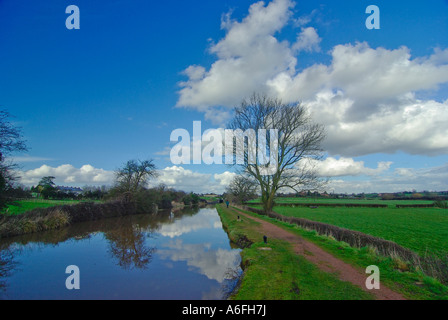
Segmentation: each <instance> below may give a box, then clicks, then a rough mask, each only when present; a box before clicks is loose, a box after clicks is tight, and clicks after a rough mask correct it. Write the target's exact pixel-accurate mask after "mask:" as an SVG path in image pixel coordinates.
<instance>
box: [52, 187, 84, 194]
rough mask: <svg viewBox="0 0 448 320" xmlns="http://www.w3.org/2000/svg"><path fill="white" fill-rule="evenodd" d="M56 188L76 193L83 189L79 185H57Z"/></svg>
mask: <svg viewBox="0 0 448 320" xmlns="http://www.w3.org/2000/svg"><path fill="white" fill-rule="evenodd" d="M56 189H58V190H59V191H62V192H65V193H74V194H76V195H78V194H81V193H82V192H83V190H82V189H81V188H79V187H66V186H57V187H56Z"/></svg>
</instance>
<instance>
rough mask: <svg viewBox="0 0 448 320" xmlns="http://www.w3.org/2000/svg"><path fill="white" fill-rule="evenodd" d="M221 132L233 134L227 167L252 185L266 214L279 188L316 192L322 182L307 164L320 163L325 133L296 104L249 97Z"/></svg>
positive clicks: (320, 126) (259, 96) (236, 109)
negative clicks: (257, 189)
mask: <svg viewBox="0 0 448 320" xmlns="http://www.w3.org/2000/svg"><path fill="white" fill-rule="evenodd" d="M227 127H228V129H232V131H233V132H238V133H239V134H234V136H233V140H232V149H231V152H232V155H233V160H234V161H233V163H234V164H236V165H239V167H240V171H241V172H242V173H245V174H248V175H249V176H252V177H253V178H254V179H255V180H256V181H257V182H258V184H259V186H260V189H261V197H262V202H263V207H264V210H265V211H271V210H272V207H273V205H274V199H275V195H276V193H277V191H278V190H279V189H283V188H284V189H287V188H290V189H293V190H294V191H296V192H300V191H301V190H317V189H318V188H319V187H321V186H322V184H323V183H324V181H323V180H322V179H320V178H319V177H318V175H317V173H316V170H315V168H314V166H313V164H314V163H315V162H314V161H313V160H319V159H321V158H322V155H323V150H322V149H321V146H320V145H321V143H322V141H323V139H324V138H325V130H324V127H323V126H322V125H320V124H316V123H313V122H312V120H311V117H310V115H309V114H308V113H307V110H306V109H305V108H304V107H303V106H302V105H301V104H300V103H294V104H286V103H283V102H282V101H281V100H280V99H273V98H268V97H266V96H264V95H257V94H254V95H253V96H252V97H251V98H250V99H249V100H243V102H242V103H241V105H240V106H239V107H236V108H235V109H234V117H233V119H232V120H231V122H230V123H229V124H228V126H227ZM254 134H255V135H254ZM257 136H258V137H257ZM227 143H228V140H226V152H227V153H228V152H229V148H228V146H227ZM238 146H239V147H238ZM241 146H244V148H243V149H242V150H241ZM255 149H256V150H257V152H256V153H254V150H255ZM267 154H269V157H268V156H267Z"/></svg>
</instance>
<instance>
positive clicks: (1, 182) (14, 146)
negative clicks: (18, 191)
mask: <svg viewBox="0 0 448 320" xmlns="http://www.w3.org/2000/svg"><path fill="white" fill-rule="evenodd" d="M10 117H11V115H10V114H9V113H8V112H7V111H5V110H0V209H2V208H3V207H4V206H5V205H6V204H7V203H9V202H10V201H11V199H10V197H9V196H8V192H9V190H10V189H11V188H12V186H13V183H14V181H16V180H17V178H18V177H17V176H16V175H15V173H14V170H13V169H15V168H17V165H16V164H15V163H13V162H12V161H10V160H7V159H6V157H5V156H7V155H9V154H11V153H13V152H20V151H26V150H27V147H26V145H25V141H24V140H23V138H22V134H21V132H20V128H18V127H16V126H14V125H13V124H12V123H11V122H10V121H9V120H8V118H10Z"/></svg>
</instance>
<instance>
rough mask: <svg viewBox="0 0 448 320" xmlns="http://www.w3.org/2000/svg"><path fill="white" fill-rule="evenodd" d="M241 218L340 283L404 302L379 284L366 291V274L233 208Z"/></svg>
mask: <svg viewBox="0 0 448 320" xmlns="http://www.w3.org/2000/svg"><path fill="white" fill-rule="evenodd" d="M233 209H234V210H235V211H237V212H238V213H239V214H240V215H241V216H244V217H245V218H247V219H251V220H253V221H256V222H258V223H260V224H261V226H260V228H261V231H262V232H263V233H264V234H265V235H266V236H267V237H268V239H269V238H274V239H279V240H284V241H287V242H289V243H291V244H292V246H293V248H294V251H295V253H297V254H299V255H301V256H303V257H304V258H305V259H307V260H308V261H310V262H312V263H313V264H315V265H316V266H317V267H319V268H320V269H321V270H323V271H325V272H330V273H335V274H337V276H338V277H339V279H340V280H342V281H348V282H351V283H353V284H354V285H356V286H358V287H360V288H361V289H363V290H364V291H366V292H369V293H371V294H373V295H374V296H375V297H376V299H377V300H406V299H405V298H404V297H403V296H402V295H401V294H399V293H397V292H394V291H392V290H390V289H389V288H387V287H385V286H384V285H383V284H381V286H380V289H378V290H376V289H373V290H368V289H367V288H366V285H365V282H366V279H367V277H368V274H366V273H364V271H363V270H362V271H361V270H358V269H356V268H354V267H353V266H351V265H350V264H348V263H346V262H344V261H342V260H340V259H338V258H336V257H334V256H333V255H331V254H330V253H328V252H326V251H324V250H323V249H321V248H320V247H318V246H317V245H315V244H314V243H312V242H309V241H307V240H305V239H303V238H302V237H300V236H298V235H296V234H293V233H291V232H289V231H287V230H285V229H282V228H280V227H278V226H276V225H274V224H272V223H270V222H267V221H265V220H263V219H259V218H256V217H254V216H251V215H248V214H246V213H244V212H242V211H240V210H239V209H237V208H235V207H233Z"/></svg>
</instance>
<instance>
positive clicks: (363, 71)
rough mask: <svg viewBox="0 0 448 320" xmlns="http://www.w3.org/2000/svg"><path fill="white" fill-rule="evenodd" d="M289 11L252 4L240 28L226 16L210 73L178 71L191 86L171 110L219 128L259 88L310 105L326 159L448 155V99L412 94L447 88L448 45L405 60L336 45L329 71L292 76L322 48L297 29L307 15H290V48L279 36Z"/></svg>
mask: <svg viewBox="0 0 448 320" xmlns="http://www.w3.org/2000/svg"><path fill="white" fill-rule="evenodd" d="M293 5H294V4H293V3H292V2H291V1H288V0H274V1H272V2H270V3H269V4H267V5H264V3H263V2H257V3H255V4H253V5H252V6H251V7H250V9H249V13H248V15H247V16H246V17H245V18H244V19H242V21H240V22H239V21H234V20H231V18H230V14H228V15H225V16H224V17H223V21H222V27H223V29H225V30H226V35H225V37H224V38H223V39H221V40H220V41H219V42H218V43H216V44H214V45H212V46H211V48H210V52H211V53H213V54H215V55H216V57H217V60H216V61H215V62H214V63H213V64H212V65H211V67H210V68H209V69H208V70H207V69H205V68H204V67H201V66H190V67H188V68H187V69H186V70H185V72H184V73H185V75H187V76H188V80H187V81H185V82H183V83H181V87H182V89H181V90H180V91H179V94H180V95H179V100H178V102H177V106H179V107H180V106H182V107H188V108H193V109H195V110H198V111H201V112H204V113H205V116H206V118H207V119H211V120H214V121H215V122H219V121H220V120H222V119H224V118H226V117H228V116H229V113H228V112H226V108H227V110H230V108H233V107H234V106H236V105H239V104H240V102H241V100H242V99H243V98H246V97H248V96H250V95H251V94H252V93H253V92H264V93H267V94H269V95H272V96H277V97H280V98H282V99H283V101H285V102H294V101H302V102H303V103H304V105H305V106H307V107H309V108H310V110H311V111H312V113H313V115H314V118H315V120H316V121H317V122H320V123H323V124H324V125H325V126H326V128H327V132H328V139H327V141H326V142H325V148H326V149H327V151H328V152H329V153H330V154H331V155H341V156H344V157H355V156H361V155H367V154H372V153H393V152H397V151H399V150H401V151H404V152H406V153H410V154H423V155H437V154H447V153H448V126H446V123H447V121H448V102H447V101H445V102H441V101H436V100H431V99H426V100H423V99H421V98H419V93H420V92H422V91H425V90H433V91H434V90H435V91H437V89H438V87H439V86H440V85H441V84H445V83H448V49H441V48H435V49H434V54H432V55H431V56H429V57H412V56H411V50H410V49H409V48H407V47H405V46H401V47H399V48H397V49H392V50H391V49H386V48H382V47H378V48H371V47H370V46H369V45H368V44H367V43H356V44H340V45H336V46H335V47H334V48H333V49H332V50H331V51H330V52H329V55H330V57H331V60H330V63H329V64H328V65H324V64H318V63H316V64H314V65H312V66H310V67H308V68H306V69H304V70H300V71H298V70H296V65H297V63H298V61H299V59H300V52H301V51H313V50H314V51H316V50H319V44H320V42H321V40H322V39H321V38H320V37H319V35H318V33H317V31H316V29H315V28H313V27H307V28H304V27H303V25H305V24H308V23H309V22H310V21H311V16H310V17H308V18H306V19H305V20H300V19H299V20H300V21H299V20H297V19H296V27H298V26H300V27H301V28H302V29H301V32H300V33H299V34H298V37H297V39H295V40H294V41H295V42H292V43H289V42H287V41H280V40H278V38H277V34H278V32H279V31H281V30H282V29H283V28H284V27H285V26H286V25H287V24H288V23H289V22H290V21H293V18H292V10H291V8H292V7H293ZM443 99H445V100H446V98H445V97H444V98H443ZM218 106H219V115H218V113H217V112H216V110H217V107H218ZM216 115H218V116H216ZM221 115H223V116H222V117H221Z"/></svg>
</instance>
